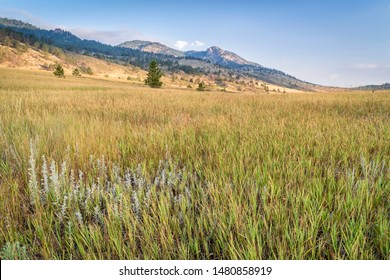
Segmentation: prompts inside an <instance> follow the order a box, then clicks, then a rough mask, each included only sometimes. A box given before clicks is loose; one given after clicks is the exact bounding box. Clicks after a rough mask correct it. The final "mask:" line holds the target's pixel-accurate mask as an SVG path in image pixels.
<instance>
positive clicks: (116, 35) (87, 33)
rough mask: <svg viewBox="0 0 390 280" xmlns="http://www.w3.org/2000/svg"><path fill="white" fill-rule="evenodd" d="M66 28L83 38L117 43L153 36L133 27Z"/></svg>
mask: <svg viewBox="0 0 390 280" xmlns="http://www.w3.org/2000/svg"><path fill="white" fill-rule="evenodd" d="M62 28H63V29H65V30H69V31H70V32H72V33H73V34H75V35H76V36H78V37H80V38H82V39H88V40H96V41H99V42H102V43H106V44H111V45H117V44H119V43H123V42H125V41H130V40H151V38H149V37H146V36H144V35H143V34H141V33H139V32H137V31H135V30H131V29H122V30H98V29H92V28H79V27H76V28H72V27H66V26H65V27H62Z"/></svg>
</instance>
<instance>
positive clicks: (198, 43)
mask: <svg viewBox="0 0 390 280" xmlns="http://www.w3.org/2000/svg"><path fill="white" fill-rule="evenodd" d="M203 45H204V43H203V42H201V41H195V42H192V43H191V46H192V47H203Z"/></svg>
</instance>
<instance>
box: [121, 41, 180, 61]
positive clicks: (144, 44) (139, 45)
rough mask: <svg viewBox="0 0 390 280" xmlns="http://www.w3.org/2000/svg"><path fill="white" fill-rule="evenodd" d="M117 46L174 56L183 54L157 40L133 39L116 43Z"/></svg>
mask: <svg viewBox="0 0 390 280" xmlns="http://www.w3.org/2000/svg"><path fill="white" fill-rule="evenodd" d="M118 47H121V48H129V49H133V50H139V51H143V52H149V53H158V54H164V55H171V56H174V57H183V56H184V53H183V52H181V51H178V50H175V49H172V48H170V47H168V46H166V45H163V44H161V43H158V42H149V41H141V40H134V41H126V42H124V43H121V44H119V45H118Z"/></svg>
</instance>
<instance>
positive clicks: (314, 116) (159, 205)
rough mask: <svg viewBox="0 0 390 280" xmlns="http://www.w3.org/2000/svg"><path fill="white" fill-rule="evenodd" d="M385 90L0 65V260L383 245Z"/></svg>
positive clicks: (280, 252) (341, 255) (329, 251)
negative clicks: (211, 83)
mask: <svg viewBox="0 0 390 280" xmlns="http://www.w3.org/2000/svg"><path fill="white" fill-rule="evenodd" d="M389 120H390V92H376V93H375V94H372V93H371V92H340V93H301V94H248V93H245V94H244V93H242V94H231V93H221V92H219V93H218V92H197V91H195V90H176V89H169V88H166V89H158V90H152V89H150V88H147V87H143V86H137V85H131V84H130V83H129V82H120V81H117V82H114V81H109V80H98V79H93V78H86V77H81V78H80V77H67V78H66V79H56V78H54V76H53V75H52V74H51V73H44V72H30V71H20V70H6V69H0V197H1V199H0V213H1V219H0V248H2V251H1V255H0V256H1V258H30V259H36V258H38V259H41V258H44V259H389V243H390V240H389V212H390V207H389V202H388V201H389V190H390V183H389V182H390V180H389V179H390V178H389V155H390V145H389V142H390V141H389V140H390V132H389V127H390V121H389Z"/></svg>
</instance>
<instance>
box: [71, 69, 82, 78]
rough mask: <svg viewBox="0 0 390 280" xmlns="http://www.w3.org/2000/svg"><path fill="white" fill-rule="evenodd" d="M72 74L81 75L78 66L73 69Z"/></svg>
mask: <svg viewBox="0 0 390 280" xmlns="http://www.w3.org/2000/svg"><path fill="white" fill-rule="evenodd" d="M72 75H73V76H81V73H80V70H79V69H78V68H76V69H74V70H73V72H72Z"/></svg>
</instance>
